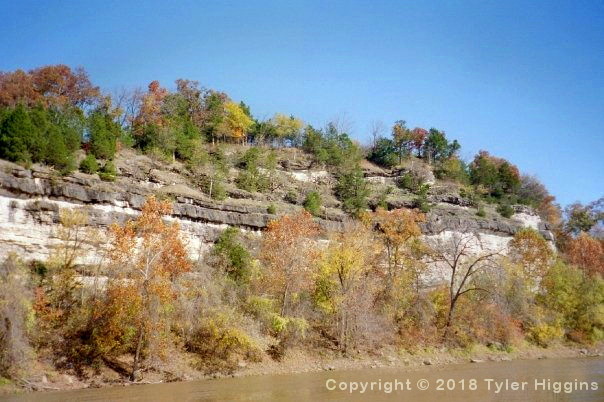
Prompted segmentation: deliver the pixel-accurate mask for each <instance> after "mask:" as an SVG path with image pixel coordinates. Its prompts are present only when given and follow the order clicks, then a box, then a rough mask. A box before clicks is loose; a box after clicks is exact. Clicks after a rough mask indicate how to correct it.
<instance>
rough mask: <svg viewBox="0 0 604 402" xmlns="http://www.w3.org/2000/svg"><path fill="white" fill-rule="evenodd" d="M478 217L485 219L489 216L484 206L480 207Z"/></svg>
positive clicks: (477, 212)
mask: <svg viewBox="0 0 604 402" xmlns="http://www.w3.org/2000/svg"><path fill="white" fill-rule="evenodd" d="M476 215H477V216H480V217H481V218H484V217H485V216H487V213H486V211H485V210H484V206H483V205H480V206H478V211H476Z"/></svg>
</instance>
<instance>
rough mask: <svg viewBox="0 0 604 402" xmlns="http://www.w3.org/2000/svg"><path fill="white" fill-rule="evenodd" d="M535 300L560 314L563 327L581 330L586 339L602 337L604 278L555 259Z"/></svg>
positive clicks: (591, 339)
mask: <svg viewBox="0 0 604 402" xmlns="http://www.w3.org/2000/svg"><path fill="white" fill-rule="evenodd" d="M541 287H542V288H543V290H544V292H543V293H542V294H540V295H539V298H538V301H539V302H540V304H541V305H542V306H544V308H546V309H548V310H549V311H552V312H555V313H557V314H559V315H560V317H561V318H560V319H561V320H562V321H561V323H562V325H563V326H564V328H565V329H567V330H569V331H574V332H577V333H581V334H583V336H582V338H584V339H586V340H588V341H598V340H600V339H602V335H603V333H604V332H603V331H604V308H603V307H602V306H603V305H604V280H603V279H602V278H600V277H589V276H587V275H586V274H585V273H584V272H583V271H581V270H580V269H577V268H575V267H573V266H569V265H566V264H564V263H563V262H561V261H558V262H557V263H556V264H554V266H553V267H552V268H550V270H549V272H548V273H547V275H546V276H545V277H544V278H543V281H542V283H541Z"/></svg>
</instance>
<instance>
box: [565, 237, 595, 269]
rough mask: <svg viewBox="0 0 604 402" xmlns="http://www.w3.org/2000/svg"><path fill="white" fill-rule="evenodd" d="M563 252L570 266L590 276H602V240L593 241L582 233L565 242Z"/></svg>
mask: <svg viewBox="0 0 604 402" xmlns="http://www.w3.org/2000/svg"><path fill="white" fill-rule="evenodd" d="M564 252H565V254H566V258H567V259H568V261H569V262H570V263H571V264H575V265H577V266H578V267H581V268H582V269H583V270H585V272H587V273H588V274H590V275H592V276H593V275H596V274H599V275H601V276H604V239H595V238H593V237H591V236H590V235H588V234H587V233H585V232H582V233H581V234H579V236H577V237H575V238H573V239H570V240H569V241H568V242H567V244H566V247H565V250H564Z"/></svg>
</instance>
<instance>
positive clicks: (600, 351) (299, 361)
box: [0, 343, 604, 396]
mask: <svg viewBox="0 0 604 402" xmlns="http://www.w3.org/2000/svg"><path fill="white" fill-rule="evenodd" d="M587 356H604V344H603V343H600V344H598V345H592V346H589V347H586V346H582V345H562V344H559V345H554V346H550V347H548V348H540V347H537V346H534V345H530V344H525V345H522V346H520V347H516V348H512V349H509V350H498V349H497V348H495V347H491V348H489V347H486V346H482V345H477V346H474V347H473V348H471V349H436V348H434V349H425V350H421V351H418V352H416V353H409V352H406V351H403V352H400V351H397V350H396V349H395V348H383V349H381V350H380V351H378V352H376V353H373V354H362V353H358V354H356V355H352V356H346V357H344V356H341V355H338V354H335V353H331V352H330V353H328V352H325V351H317V352H316V353H314V354H311V353H309V351H307V350H301V349H292V350H289V351H288V353H286V355H285V356H284V357H283V359H282V360H281V361H275V360H272V359H270V358H268V357H265V358H264V360H263V361H261V362H258V363H244V362H241V363H239V365H238V369H237V370H236V371H234V372H233V373H229V374H220V373H213V374H209V375H208V374H204V373H203V372H202V371H199V370H195V369H193V368H191V363H192V359H194V357H193V356H191V355H187V354H181V355H179V356H178V358H171V359H169V362H168V363H166V365H165V366H164V367H163V368H162V370H153V371H147V372H145V373H144V376H143V379H140V380H138V381H129V380H127V379H126V377H125V376H124V372H123V369H122V368H120V362H115V363H113V364H111V365H103V366H102V367H97V368H95V370H94V371H93V370H92V369H90V370H89V371H85V372H84V373H83V375H81V376H79V377H78V376H75V375H74V373H73V372H72V371H71V370H58V369H56V368H53V367H51V365H49V364H48V363H44V362H42V361H38V362H36V363H35V364H34V365H33V366H32V370H31V372H32V373H33V374H32V375H30V376H28V377H27V378H23V379H21V380H17V381H8V380H4V379H0V396H1V395H10V394H15V393H21V392H28V391H36V392H38V391H59V390H76V389H85V388H102V387H109V386H131V385H139V384H160V383H170V382H184V381H195V380H204V379H207V380H211V379H216V378H226V377H247V376H262V375H288V374H298V373H311V372H320V371H348V370H366V369H380V368H394V369H396V368H401V369H409V370H413V369H417V368H419V367H425V366H436V367H438V366H446V365H454V364H463V363H476V364H480V363H484V362H497V361H510V360H530V359H557V358H576V357H587ZM122 363H126V362H122ZM110 366H111V367H110Z"/></svg>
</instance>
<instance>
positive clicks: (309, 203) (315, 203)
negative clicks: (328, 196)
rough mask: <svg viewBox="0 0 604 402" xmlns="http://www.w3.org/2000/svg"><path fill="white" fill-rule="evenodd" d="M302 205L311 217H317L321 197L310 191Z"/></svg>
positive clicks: (319, 210)
mask: <svg viewBox="0 0 604 402" xmlns="http://www.w3.org/2000/svg"><path fill="white" fill-rule="evenodd" d="M303 205H304V209H305V210H307V211H308V212H310V213H311V214H312V215H313V216H317V215H319V214H320V213H321V195H320V194H319V193H318V192H317V191H311V192H310V193H308V194H307V195H306V199H305V200H304V204H303Z"/></svg>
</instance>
